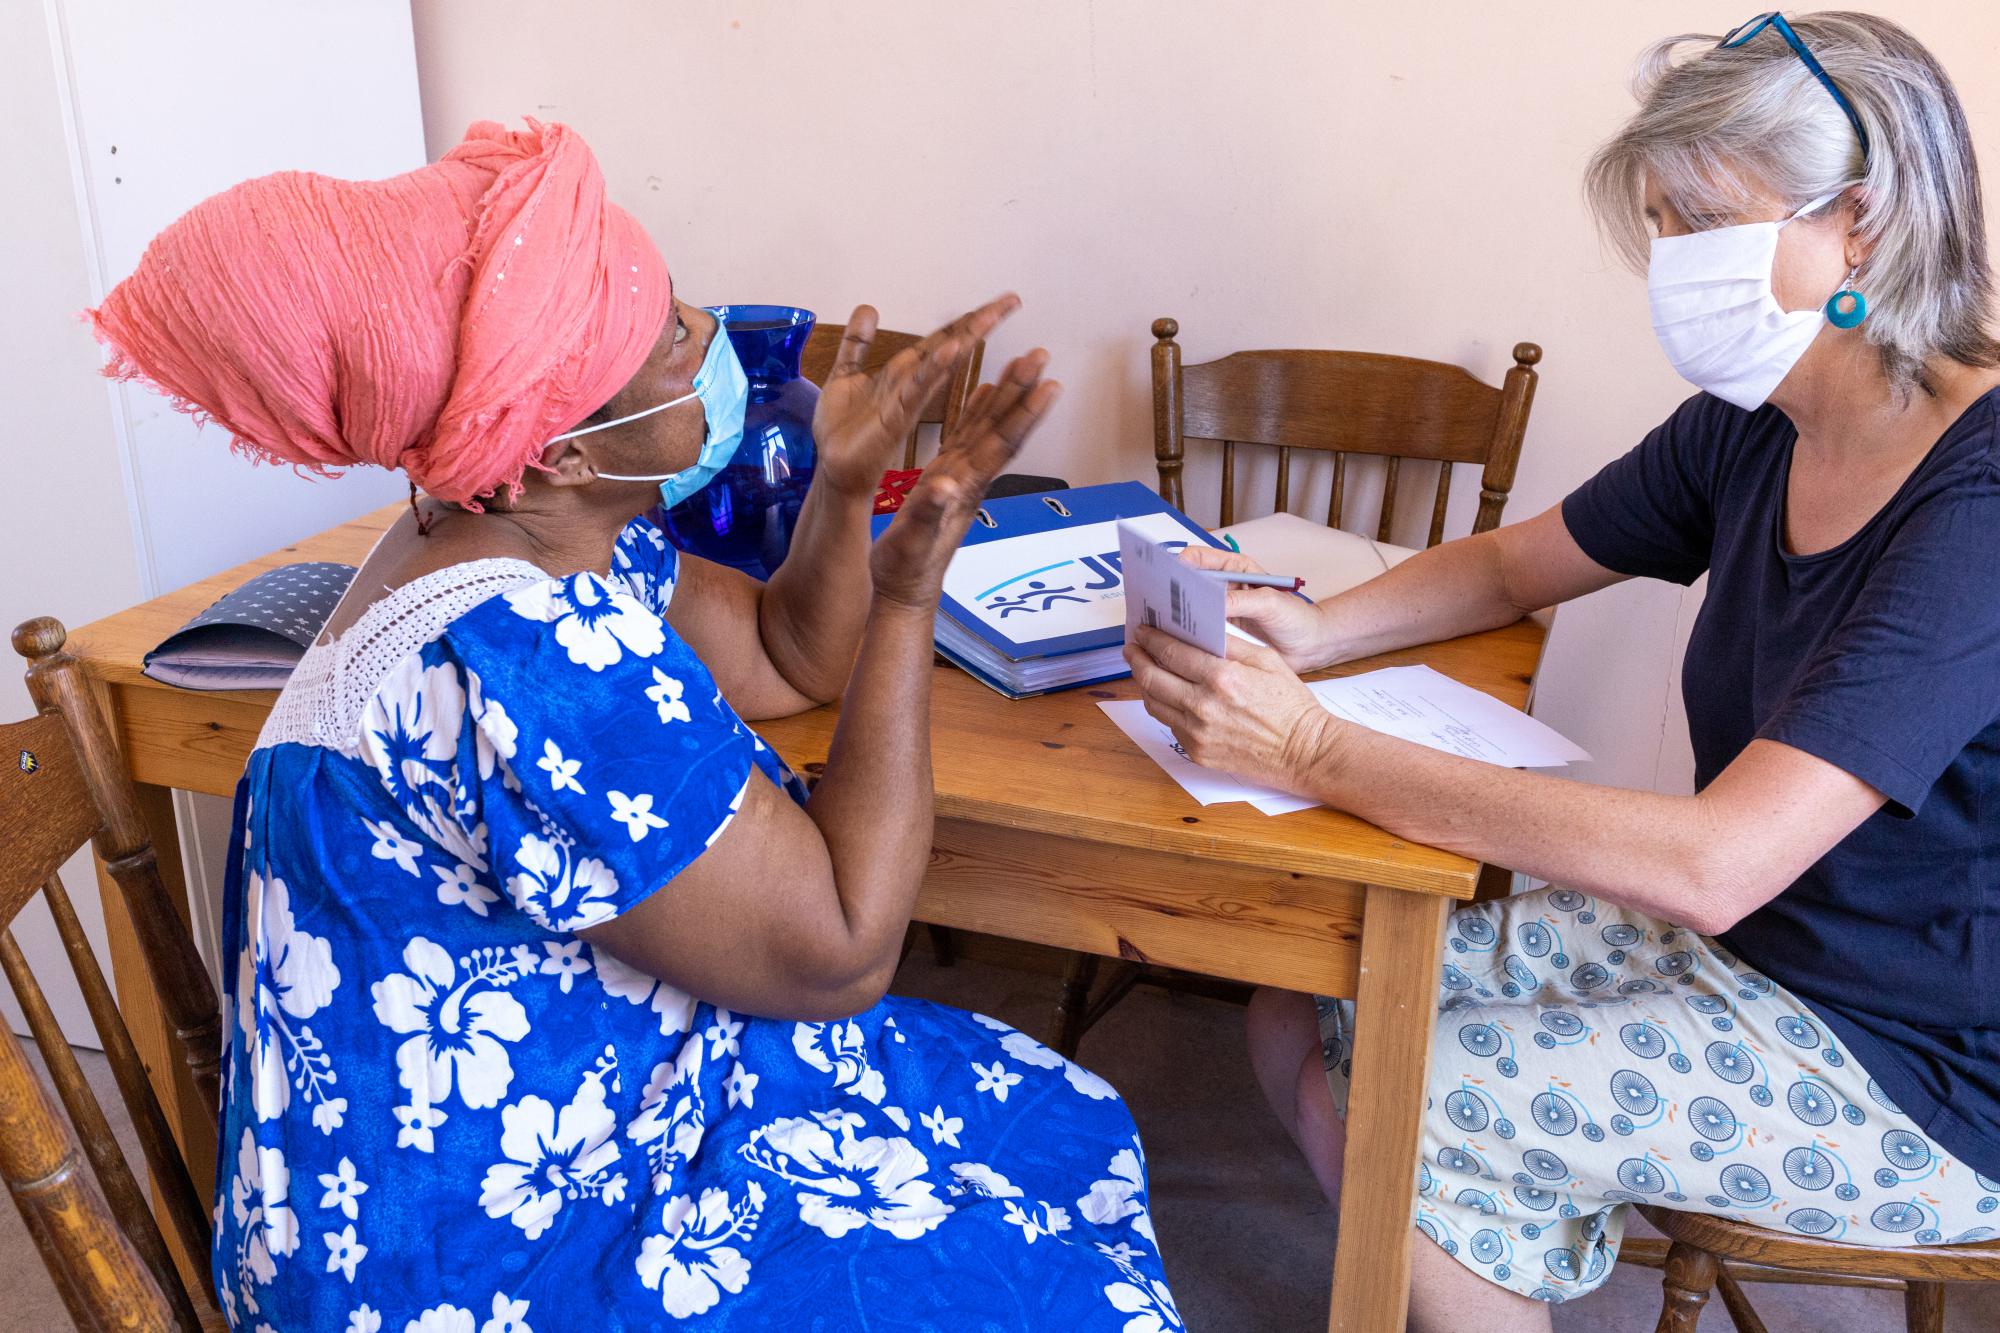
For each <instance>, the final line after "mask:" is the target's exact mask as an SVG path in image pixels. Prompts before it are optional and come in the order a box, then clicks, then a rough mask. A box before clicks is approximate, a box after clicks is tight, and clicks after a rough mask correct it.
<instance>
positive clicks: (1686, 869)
mask: <svg viewBox="0 0 2000 1333" xmlns="http://www.w3.org/2000/svg"><path fill="white" fill-rule="evenodd" d="M1638 95H1639V101H1640V104H1641V105H1640V109H1639V112H1638V113H1637V114H1636V115H1635V116H1634V117H1633V118H1632V120H1631V121H1630V122H1629V123H1628V124H1627V125H1626V126H1625V127H1624V128H1623V129H1622V130H1620V131H1619V132H1618V134H1617V135H1615V136H1614V137H1613V138H1612V139H1611V140H1610V141H1609V142H1608V143H1606V144H1605V145H1604V146H1603V147H1602V148H1601V149H1600V150H1599V151H1598V153H1597V155H1596V157H1595V159H1594V160H1593V161H1592V163H1591V165H1590V169H1589V174H1588V197H1589V201H1590V203H1591V206H1592V208H1593V210H1594V211H1595V213H1596V214H1597V216H1598V217H1599V219H1600V220H1601V221H1602V223H1603V224H1604V226H1605V229H1606V231H1607V232H1608V234H1609V236H1610V237H1611V239H1612V240H1613V242H1614V243H1616V245H1617V246H1618V247H1619V248H1620V249H1621V250H1622V251H1623V252H1624V253H1625V254H1626V255H1627V256H1629V257H1630V258H1631V259H1632V260H1633V261H1634V262H1635V263H1636V262H1639V261H1644V263H1645V267H1646V271H1647V285H1648V291H1649V295H1650V299H1651V305H1652V314H1653V324H1654V328H1655V329H1656V331H1657V332H1658V334H1659V338H1660V341H1661V344H1662V346H1663V347H1664V349H1665V351H1666V353H1667V355H1668V357H1669V358H1670V359H1671V360H1672V362H1673V364H1674V365H1675V367H1676V368H1677V369H1678V370H1679V371H1680V372H1681V373H1682V374H1683V375H1684V376H1685V377H1686V378H1687V379H1689V380H1690V381H1691V382H1693V384H1694V385H1695V386H1696V387H1697V388H1698V389H1700V390H1702V392H1700V393H1698V394H1696V395H1695V396H1694V397H1693V398H1691V399H1689V400H1688V401H1687V402H1686V403H1684V404H1683V405H1682V406H1681V407H1680V408H1679V409H1678V410H1677V411H1676V412H1675V413H1674V414H1673V415H1672V416H1671V417H1670V418H1669V419H1668V420H1667V421H1666V422H1664V423H1663V424H1662V425H1660V426H1659V427H1658V428H1657V429H1655V430H1654V431H1653V432H1652V433H1651V434H1650V435H1648V436H1647V437H1646V438H1645V440H1644V441H1643V442H1641V443H1640V444H1639V446H1638V447H1637V448H1636V449H1634V450H1633V451H1632V452H1631V453H1629V454H1627V455H1626V456H1625V457H1624V458H1622V459H1620V460H1618V461H1617V462H1615V463H1613V464H1611V465H1610V466H1609V467H1607V468H1605V469H1604V470H1603V471H1602V472H1601V473H1599V474H1598V475H1597V476H1596V477H1594V478H1592V479H1591V480H1590V481H1589V482H1588V483H1586V484H1585V485H1584V486H1583V487H1582V488H1581V489H1579V490H1577V491H1576V492H1575V493H1574V494H1572V495H1570V496H1569V497H1568V499H1566V500H1565V501H1564V502H1563V503H1562V504H1561V505H1560V506H1558V507H1557V508H1554V509H1551V510H1549V511H1548V512H1547V513H1544V514H1542V515H1540V516H1539V517H1537V518H1534V519H1532V520H1530V521H1528V522H1525V523H1522V524H1519V525H1516V526H1512V527H1506V528H1501V529H1499V530H1497V531H1494V532H1490V533H1486V534H1484V535H1481V536H1477V537H1472V538H1469V539H1466V540H1464V541H1458V542H1451V543H1448V544H1445V545H1442V546H1439V547H1436V548H1434V549H1432V550H1430V551H1427V552H1424V553H1423V554H1421V555H1419V556H1417V557H1415V558H1413V559H1411V560H1410V561H1408V562H1407V563H1405V564H1403V565H1401V566H1399V567H1398V568H1396V569H1395V570H1392V571H1390V572H1389V573H1387V574H1384V575H1383V576H1381V577H1380V578H1378V579H1376V580H1375V581H1373V582H1372V583H1369V584H1366V585H1363V586H1362V587H1359V588H1356V589H1354V590H1353V591H1351V592H1348V593H1346V594H1343V595H1342V596H1339V597H1336V598H1333V599H1330V600H1329V601H1327V602H1324V603H1322V604H1320V605H1318V606H1307V605H1306V604H1304V603H1303V602H1300V601H1299V600H1297V599H1295V598H1292V597H1289V596H1285V595H1283V594H1280V593H1276V592H1272V591H1270V590H1267V589H1241V590H1236V591H1232V592H1231V593H1230V598H1231V603H1230V614H1231V616H1232V617H1233V618H1235V619H1236V620H1238V621H1239V622H1240V623H1242V624H1244V625H1246V626H1247V627H1249V628H1251V629H1252V630H1254V631H1255V632H1256V633H1257V634H1259V635H1260V636H1262V638H1263V639H1264V640H1265V642H1266V643H1267V644H1268V645H1269V647H1268V648H1262V647H1247V648H1246V647H1242V646H1240V645H1238V644H1231V645H1230V650H1229V651H1230V656H1229V658H1228V659H1227V660H1224V659H1221V658H1216V657H1211V656H1208V655H1206V654H1203V653H1200V652H1199V651H1197V650H1195V649H1192V648H1189V647H1187V646H1186V645H1183V644H1180V643H1177V642H1175V641H1173V640H1171V639H1167V638H1165V637H1164V636H1162V635H1159V634H1155V633H1149V632H1147V631H1144V630H1141V631H1140V632H1139V635H1138V639H1137V642H1136V643H1135V644H1134V645H1133V646H1132V647H1131V648H1130V649H1129V650H1128V656H1129V657H1130V659H1131V661H1132V663H1133V668H1134V672H1135V675H1136V677H1137V679H1138V682H1139V684H1140V686H1141V687H1142V688H1143V689H1144V691H1145V694H1146V698H1147V702H1148V705H1149V707H1150V709H1151V711H1152V712H1153V714H1154V715H1155V716H1156V717H1158V718H1160V719H1161V720H1162V721H1163V722H1166V723H1167V724H1168V725H1170V726H1172V727H1173V729H1174V731H1175V733H1176V735H1177V736H1178V737H1179V739H1180V741H1181V743H1182V744H1183V745H1184V746H1185V747H1186V749H1187V751H1188V753H1189V754H1191V755H1192V756H1193V757H1195V758H1196V759H1198V760H1199V761H1201V762H1202V763H1205V764H1208V765H1211V766H1214V767H1217V768H1222V769H1226V770H1228V771H1231V772H1234V773H1237V774H1239V775H1241V776H1244V777H1246V778H1249V779H1251V780H1253V781H1257V782H1262V783H1265V784H1268V785H1270V786H1275V787H1281V788H1285V789H1288V790H1293V791H1300V792H1307V793H1310V794H1311V795H1313V796H1316V797H1318V798H1319V799H1321V800H1323V801H1324V802H1326V803H1327V804H1328V805H1331V806H1335V807H1337V808H1340V809H1344V810H1350V811H1353V812H1354V813H1356V814H1358V815H1361V816H1363V817H1365V818H1367V819H1369V820H1372V821H1374V822H1375V823H1377V824H1380V825H1382V826H1383V827H1385V828H1388V829H1390V830H1392V831H1393V832H1395V833H1397V834H1400V835H1403V836H1406V837H1408V838H1411V839H1412V840H1415V841H1420V842H1425V843H1431V844H1434V845H1437V846H1440V847H1445V848H1448V849H1451V850H1453V851H1457V852H1460V853H1463V854H1465V855H1468V856H1472V857H1477V858H1478V859H1480V860H1482V861H1488V862H1495V863H1498V864H1501V865H1507V866H1512V867H1515V868H1517V869H1519V870H1522V871H1525V872H1527V873H1528V874H1530V875H1533V876H1536V877H1538V878H1541V879H1545V880H1548V881H1549V882H1551V883H1552V884H1553V885H1558V886H1561V887H1555V888H1550V889H1547V890H1544V891H1541V892H1538V893H1533V894H1527V895H1522V896H1517V897H1514V898H1511V899H1508V900H1506V901H1504V902H1496V903H1487V904H1478V905H1473V906H1468V907H1466V908H1463V909H1460V910H1459V911H1457V912H1456V913H1455V914H1454V915H1453V917H1452V918H1451V921H1450V923H1449V926H1448V935H1447V938H1448V941H1449V948H1450V952H1449V953H1448V955H1447V957H1448V959H1449V962H1448V963H1447V965H1446V966H1445V969H1444V976H1443V987H1442V990H1441V995H1440V998H1441V1011H1440V1015H1439V1019H1438V1026H1437V1032H1436V1041H1435V1045H1434V1048H1433V1053H1432V1068H1431V1074H1430V1091H1431V1099H1430V1111H1429V1113H1428V1116H1427V1120H1426V1128H1425V1143H1424V1161H1423V1162H1422V1164H1421V1165H1420V1166H1418V1168H1417V1173H1418V1179H1417V1189H1418V1197H1417V1201H1416V1222H1417V1226H1418V1227H1419V1229H1420V1230H1421V1231H1422V1232H1423V1234H1424V1235H1425V1236H1426V1237H1428V1238H1429V1241H1431V1242H1434V1243H1431V1244H1420V1245H1419V1246H1417V1250H1416V1256H1415V1259H1414V1266H1415V1272H1414V1274H1413V1282H1412V1314H1413V1321H1412V1322H1413V1326H1414V1327H1417V1328H1422V1329H1445V1328H1471V1327H1480V1328H1484V1329H1488V1330H1499V1329H1516V1328H1518V1329H1536V1328H1541V1329H1545V1328H1547V1327H1548V1314H1547V1310H1546V1308H1545V1306H1543V1305H1538V1304H1537V1303H1536V1302H1538V1301H1539V1302H1555V1301H1562V1300H1567V1299H1570V1298H1572V1297H1575V1296H1577V1295H1579V1294H1581V1293H1584V1292H1587V1291H1589V1290H1591V1289H1593V1288H1594V1287H1596V1286H1598V1285H1599V1284H1600V1283H1602V1282H1603V1281H1604V1279H1605V1277H1606V1275H1607V1274H1608V1273H1609V1271H1610V1268H1611V1266H1612V1263H1613V1261H1614V1260H1615V1258H1616V1255H1617V1249H1618V1242H1619V1239H1620V1236H1621V1234H1622V1232H1623V1227H1624V1214H1625V1213H1626V1211H1627V1209H1626V1207H1625V1205H1626V1204H1627V1203H1631V1202H1650V1203H1656V1204H1662V1205H1665V1206H1668V1207H1674V1208H1684V1209H1693V1210H1698V1211H1703V1212H1710V1213H1715V1214H1720V1215H1726V1216H1730V1217H1734V1218H1738V1219H1742V1220H1745V1221H1749V1222H1753V1223H1756V1224H1758V1225H1762V1226H1767V1227H1772V1228H1775V1229H1780V1230H1790V1231H1794V1232H1800V1233H1805V1234H1808V1235H1815V1236H1825V1237H1828V1238H1832V1239H1838V1240H1843V1241H1849V1242H1853V1243H1857V1244H1863V1245H1873V1246H1893V1245H1904V1244H1911V1243H1926V1244H1937V1243H1953V1242H1964V1241H1971V1240H1975V1239H1982V1238H1984V1237H1987V1236H1991V1235H1992V1234H1994V1233H1993V1230H1992V1226H1991V1225H1990V1224H1992V1223H1994V1222H1995V1220H1996V1212H2000V883H1996V874H1995V870H1996V867H2000V594H1996V592H1995V588H1994V583H1993V579H1992V560H1993V556H1992V552H1993V550H1994V535H1995V533H1996V532H2000V392H1996V388H2000V369H1996V367H2000V344H1996V343H1995V340H1994V338H1993V336H1992V333H1991V332H1990V324H1989V320H1990V317H1991V315H1992V306H1993V291H1992V286H1991V282H1990V275H1989V271H1988V268H1987V259H1986V249H1985V222H1984V218H1983V216H1982V210H1981V204H1980V195H1979V183H1978V174H1977V168H1976V165H1975V163H1974V160H1973V151H1972V144H1971V141H1970V136H1969V133H1968V131H1967V127H1966V123H1965V118H1964V114H1963V112H1962V111H1961V109H1960V106H1959V102H1958V98H1957V96H1956V94H1955V93H1954V92H1953V90H1952V87H1951V83H1950V81H1949V79H1947V77H1946V76H1945V73H1944V71H1943V70H1942V69H1941V68H1940V67H1939V65H1938V63H1937V61H1936V60H1935V59H1933V58H1932V56H1931V55H1930V54H1929V52H1927V51H1926V50H1925V49H1924V48H1923V47H1922V46H1921V45H1920V44H1919V43H1918V42H1917V41H1916V39H1915V38H1913V37H1912V36H1911V35H1910V34H1908V33H1907V32H1905V31H1904V30H1903V29H1901V28H1899V27H1897V26H1896V25H1895V24H1893V23H1890V22H1888V21H1886V20H1883V19H1879V18H1874V17H1869V16H1865V15H1859V14H1819V15H1812V16H1806V17H1801V18H1800V19H1798V20H1797V21H1796V22H1795V23H1788V22H1787V21H1786V20H1785V19H1784V18H1783V17H1782V16H1780V15H1776V14H1767V15H1763V16H1760V17H1759V18H1757V19H1753V20H1751V21H1750V22H1749V23H1746V24H1744V25H1743V26H1742V27H1740V28H1738V29H1737V30H1736V31H1734V32H1733V33H1731V34H1729V35H1728V36H1726V37H1724V38H1722V39H1720V40H1718V39H1717V38H1715V37H1713V36H1707V37H1676V38H1671V39H1668V40H1666V41H1663V42H1660V43H1658V44H1657V45H1655V46H1654V47H1653V48H1652V49H1651V50H1650V51H1649V52H1648V53H1647V54H1646V56H1645V58H1644V60H1643V62H1642V66H1641V74H1640V78H1639V87H1638ZM1189 558H1190V559H1193V560H1195V561H1197V562H1198V563H1202V564H1206V565H1211V566H1216V567H1224V568H1235V569H1241V568H1244V567H1246V566H1247V562H1246V561H1244V560H1243V559H1242V558H1241V557H1238V556H1234V555H1232V554H1230V553H1226V552H1212V551H1191V552H1190V553H1189ZM1704 573H1706V574H1708V575H1709V587H1708V592H1707V597H1706V600H1705V602H1704V604H1703V606H1702V609H1701V613H1700V616H1699V618H1698V619H1697V621H1696V623H1695V627H1694V631H1693V635H1692V638H1691V639H1690V641H1689V644H1688V650H1687V658H1686V663H1685V671H1684V681H1683V688H1684V691H1685V695H1686V702H1687V713H1688V725H1689V731H1690V735H1691V738H1692V740H1693V744H1694V752H1695V760H1696V792H1695V794H1693V795H1690V796H1674V795H1662V794H1657V793H1652V792H1634V791H1620V790H1614V789H1610V788H1605V787H1597V786H1591V785H1588V784H1584V783H1579V782H1569V781H1563V780H1560V779H1557V778H1554V777H1549V776H1545V775H1540V774H1534V773H1525V772H1513V771H1509V770H1505V769H1498V768H1494V767H1492V766H1489V765H1484V764H1479V763H1475V762H1472V761H1469V760H1466V759H1461V758H1457V757H1454V756H1450V755H1445V754H1441V753H1438V752H1436V751H1432V750H1427V749H1422V748H1419V747H1416V746H1413V745H1409V744H1407V743H1405V742H1402V741H1399V740H1395V739H1392V738H1389V737H1386V736H1382V735H1379V734H1376V733H1374V732H1370V731H1366V730H1363V729H1361V728H1358V727H1355V726H1352V725H1350V724H1347V723H1345V722H1342V721H1340V720H1338V719H1336V718H1334V717H1332V716H1331V715H1329V714H1328V713H1326V712H1325V711H1323V710H1322V709H1320V708H1319V707H1318V706H1317V704H1316V703H1315V701H1314V700H1313V698H1312V696H1311V695H1310V694H1308V693H1307V692H1306V690H1305V689H1304V687H1303V686H1302V685H1301V684H1300V683H1299V680H1298V677H1297V675H1296V674H1295V673H1296V672H1299V671H1304V670H1310V669H1314V668H1318V667H1323V666H1327V665H1330V664H1332V663H1335V662H1341V661H1347V660H1351V659H1354V658H1359V657H1365V656H1368V655H1371V654H1374V653H1379V652H1383V651H1385V650H1388V649H1393V648H1398V647H1402V646H1405V645H1408V644H1413V643H1421V642H1426V641H1431V640H1437V639H1444V638H1450V637H1452V636H1454V635H1459V634H1465V633H1470V632H1473V631H1476V630H1481V629H1486V628H1490V627H1493V626H1498V625H1503V624H1506V623H1508V622H1510V621H1512V620H1514V619H1515V618H1517V617H1518V616H1520V615H1523V614H1525V613H1526V612H1528V611H1531V610H1534V609H1536V608H1540V607H1546V606H1552V605H1555V604H1557V603H1560V602H1565V601H1568V600H1569V599H1571V598H1574V597H1580V596H1583V595H1585V594H1587V593H1589V592H1592V591H1595V590H1597V589H1600V588H1604V587H1607V586H1609V585H1610V584H1613V583H1616V582H1618V581H1620V580H1622V579H1626V578H1634V577H1645V578H1662V579H1671V580H1673V581H1676V582H1679V583H1684V584H1685V583H1692V582H1693V581H1694V580H1695V579H1696V578H1698V577H1700V576H1701V575H1702V574H1704ZM1349 1022H1350V1015H1349V1014H1348V1013H1347V1012H1346V1011H1345V1010H1344V1009H1343V1007H1342V1006H1338V1005H1335V1004H1332V1003H1330V1002H1323V1003H1322V1004H1321V1005H1320V1006H1319V1013H1318V1015H1317V1017H1316V1015H1315V1006H1314V1004H1313V1002H1312V1001H1311V1000H1310V999H1308V998H1307V997H1305V996H1300V995H1291V994H1284V993H1275V992H1266V993H1263V994H1260V995H1259V996H1258V998H1257V1000H1256V1001H1255V1002H1254V1003H1253V1005H1252V1009H1251V1019H1250V1038H1251V1050H1252V1056H1253V1059H1254V1062H1255V1064H1256V1067H1257V1071H1258V1076H1259V1079H1260V1081H1261V1082H1262V1084H1263V1086H1264V1089H1265V1092H1266V1094H1267V1095H1268V1096H1269V1098H1270V1100H1271V1104H1272V1106H1273V1107H1274V1108H1275V1109H1276V1110H1277V1112H1278V1114H1279V1116H1280V1117H1281V1118H1282V1119H1283V1120H1284V1121H1285V1123H1286V1125H1287V1127H1288V1128H1289V1129H1290V1130H1291V1132H1292V1134H1293V1136H1294V1137H1295V1138H1296V1139H1297V1141H1298V1143H1299V1146H1300V1147H1301V1149H1303V1151H1304V1153H1305V1155H1306V1157H1307V1159H1308V1160H1309V1162H1310V1163H1311V1164H1312V1166H1313V1169H1314V1170H1315V1172H1316V1173H1317V1174H1318V1177H1319V1179H1320V1181H1321V1183H1322V1186H1323V1187H1324V1188H1325V1190H1326V1191H1327V1193H1328V1195H1329V1196H1330V1197H1331V1196H1335V1195H1337V1193H1338V1190H1339V1187H1340V1162H1341V1152H1342V1147H1343V1138H1344V1136H1343V1132H1342V1123H1341V1112H1340V1110H1339V1103H1340V1102H1341V1101H1343V1100H1344V1096H1345V1087H1346V1070H1347V1057H1348V1032H1349ZM1363 1039H1364V1040H1366V1039H1367V1038H1366V1035H1365V1032H1364V1035H1363ZM1323 1065H1324V1069H1325V1071H1326V1073H1327V1075H1329V1077H1326V1078H1323V1077H1321V1073H1322V1067H1323ZM1982 1173H1983V1174H1982ZM1453 1259H1455V1260H1457V1262H1456V1263H1454V1262H1452V1260H1453ZM1530 1298H1532V1299H1530Z"/></svg>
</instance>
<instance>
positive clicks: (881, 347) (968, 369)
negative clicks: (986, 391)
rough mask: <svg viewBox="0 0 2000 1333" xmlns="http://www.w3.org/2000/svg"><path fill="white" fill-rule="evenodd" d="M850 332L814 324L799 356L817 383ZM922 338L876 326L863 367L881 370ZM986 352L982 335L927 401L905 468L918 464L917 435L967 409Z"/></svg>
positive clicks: (948, 423) (947, 424)
mask: <svg viewBox="0 0 2000 1333" xmlns="http://www.w3.org/2000/svg"><path fill="white" fill-rule="evenodd" d="M846 332H847V326H846V325H845V324H815V325H814V326H813V331H812V334H811V336H810V337H808V338H807V339H806V350H805V351H804V353H802V354H801V355H800V357H799V369H800V371H801V372H802V373H803V374H804V375H805V377H806V378H807V379H809V380H811V381H812V382H813V383H814V384H821V385H823V384H825V383H826V376H827V372H828V371H830V370H832V369H833V358H834V354H835V353H836V352H838V351H839V350H840V338H841V335H842V334H844V333H846ZM922 341H923V335H922V334H920V333H898V332H896V331H895V330H894V329H877V330H875V341H874V342H872V343H870V344H869V346H868V357H867V359H866V360H865V361H863V362H862V363H861V364H862V368H863V369H864V370H879V369H881V368H882V367H883V366H884V365H886V364H888V361H889V358H890V357H893V356H894V355H896V353H898V352H900V351H902V350H903V349H904V348H906V347H915V346H916V345H917V344H918V343H920V342H922ZM985 355H986V341H985V339H983V338H982V339H981V340H980V341H979V342H977V343H975V344H973V348H972V355H971V356H970V357H967V358H966V361H965V364H964V365H963V366H961V367H960V368H959V371H958V373H957V374H956V375H954V376H952V377H951V379H950V380H948V381H946V383H945V384H944V385H943V386H942V387H941V388H940V389H939V390H938V391H937V393H936V394H935V395H934V396H933V397H932V398H931V401H930V402H928V403H926V404H924V410H923V413H922V415H920V416H919V417H918V418H917V424H916V426H915V427H914V428H912V429H911V431H910V438H909V439H908V440H906V441H904V444H903V468H904V470H906V471H907V470H908V469H910V468H913V467H915V466H916V465H917V437H918V435H919V434H921V433H922V429H923V427H925V426H936V427H937V428H938V429H939V430H950V429H951V427H952V425H953V424H954V423H955V422H957V420H958V414H959V413H960V412H962V411H964V410H965V402H966V399H968V398H970V397H972V390H973V386H975V385H977V384H978V383H979V363H980V361H981V360H982V359H984V357H985Z"/></svg>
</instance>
